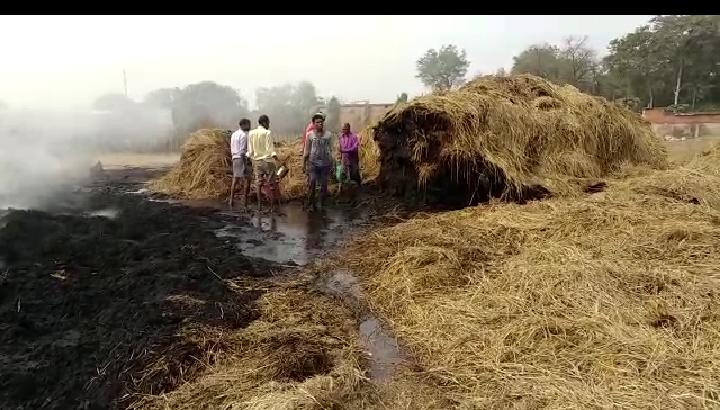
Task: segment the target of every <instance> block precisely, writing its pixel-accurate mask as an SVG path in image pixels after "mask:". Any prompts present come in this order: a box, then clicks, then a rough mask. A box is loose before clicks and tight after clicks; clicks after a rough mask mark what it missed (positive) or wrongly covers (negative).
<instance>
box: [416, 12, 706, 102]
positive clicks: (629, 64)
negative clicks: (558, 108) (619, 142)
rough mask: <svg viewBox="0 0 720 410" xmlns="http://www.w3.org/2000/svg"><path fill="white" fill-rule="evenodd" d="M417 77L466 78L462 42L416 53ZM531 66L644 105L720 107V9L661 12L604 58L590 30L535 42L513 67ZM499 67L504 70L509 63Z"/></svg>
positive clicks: (440, 86) (438, 82)
mask: <svg viewBox="0 0 720 410" xmlns="http://www.w3.org/2000/svg"><path fill="white" fill-rule="evenodd" d="M416 64H417V71H418V74H417V77H418V78H419V79H420V80H421V81H422V82H423V84H425V85H426V86H428V87H430V88H431V89H432V90H433V91H436V90H445V89H449V88H452V87H455V86H457V85H460V84H462V83H463V82H464V81H465V74H466V72H467V68H468V65H469V62H468V60H467V58H466V54H465V50H458V48H457V47H456V46H454V45H444V46H443V47H441V48H440V49H439V50H437V51H436V50H434V49H431V50H428V51H427V52H426V53H425V54H424V55H423V56H422V57H421V58H420V59H418V60H417V62H416ZM525 73H527V74H534V75H537V76H540V77H544V78H547V79H548V80H550V81H552V82H555V83H558V84H563V85H564V84H570V85H573V86H575V87H577V88H578V89H580V90H581V91H583V92H586V93H589V94H593V95H599V96H603V97H605V98H607V99H609V100H611V101H616V102H620V103H623V104H625V105H627V106H629V107H631V108H634V109H636V110H639V109H640V108H641V107H656V106H665V107H668V108H669V109H671V110H675V111H683V110H705V111H708V110H717V111H720V75H719V74H720V16H714V15H700V16H690V15H664V16H656V17H654V18H652V19H651V20H650V21H649V22H648V24H645V25H642V26H640V27H638V28H637V29H636V30H635V31H634V32H632V33H628V34H625V35H623V36H622V37H620V38H617V39H614V40H612V41H611V42H610V44H609V46H608V54H607V55H606V56H605V57H604V58H599V57H598V53H597V52H596V51H595V50H593V49H592V48H590V47H589V45H588V37H587V36H569V37H566V38H565V39H564V40H563V42H562V44H559V45H556V44H549V43H540V44H535V45H531V46H530V47H528V48H527V49H525V50H523V51H522V52H521V53H520V54H518V55H517V56H515V57H514V58H513V66H512V70H511V74H525ZM495 75H498V76H504V75H506V73H505V70H504V69H500V70H498V71H497V72H496V73H495Z"/></svg>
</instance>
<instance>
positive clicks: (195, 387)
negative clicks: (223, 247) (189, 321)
mask: <svg viewBox="0 0 720 410" xmlns="http://www.w3.org/2000/svg"><path fill="white" fill-rule="evenodd" d="M259 313H260V316H261V317H260V319H258V320H256V321H254V322H252V323H251V324H250V325H249V326H248V327H247V328H245V329H239V330H237V331H225V332H223V333H218V334H217V335H215V337H216V338H220V339H221V340H222V345H223V346H224V349H223V351H222V352H219V354H217V355H216V359H215V361H214V362H213V363H206V367H205V369H204V372H203V373H204V374H203V375H201V376H199V377H198V378H197V379H196V380H194V381H192V382H191V383H186V384H183V385H181V386H178V387H177V388H176V389H174V390H172V391H170V392H167V393H164V394H156V395H146V396H143V397H141V398H139V400H138V401H136V402H135V403H134V404H133V405H132V408H137V409H178V410H180V409H188V410H191V409H193V410H194V409H200V408H210V409H256V410H259V409H321V408H337V407H338V406H340V405H342V403H343V402H345V401H347V400H350V399H352V398H354V397H355V396H356V395H357V392H358V391H359V390H360V388H361V387H362V384H363V383H364V381H365V378H364V376H363V374H362V372H361V371H360V365H359V363H358V360H359V359H360V351H359V350H358V346H357V345H356V344H355V342H354V341H355V340H356V339H357V333H356V332H357V331H356V324H355V321H354V320H353V318H352V314H351V312H350V311H349V310H348V309H346V308H343V307H342V306H341V305H339V304H335V303H332V301H331V300H330V299H328V298H327V297H326V296H324V295H322V294H319V293H317V292H313V291H310V290H309V289H306V288H303V289H301V288H294V289H293V288H286V289H278V290H273V291H272V292H270V293H268V294H266V295H265V296H263V297H262V299H261V301H260V304H259Z"/></svg>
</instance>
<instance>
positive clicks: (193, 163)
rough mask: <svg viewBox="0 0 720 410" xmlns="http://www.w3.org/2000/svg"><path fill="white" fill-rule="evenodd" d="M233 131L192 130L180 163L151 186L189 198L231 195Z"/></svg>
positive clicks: (184, 146)
mask: <svg viewBox="0 0 720 410" xmlns="http://www.w3.org/2000/svg"><path fill="white" fill-rule="evenodd" d="M231 134H232V132H230V131H228V130H221V129H205V130H200V131H197V132H194V133H192V134H191V135H190V137H189V138H188V139H187V141H186V142H185V144H184V145H183V147H182V155H181V156H180V162H178V164H177V165H176V166H175V167H174V168H173V169H171V170H170V172H168V173H167V174H166V175H164V176H163V177H161V178H160V179H158V180H156V181H154V182H153V184H152V185H151V188H152V189H153V190H155V191H157V192H161V193H164V194H168V195H172V196H176V197H180V198H187V199H202V198H219V197H223V196H227V195H228V193H229V192H230V183H231V182H232V159H231V155H230V135H231Z"/></svg>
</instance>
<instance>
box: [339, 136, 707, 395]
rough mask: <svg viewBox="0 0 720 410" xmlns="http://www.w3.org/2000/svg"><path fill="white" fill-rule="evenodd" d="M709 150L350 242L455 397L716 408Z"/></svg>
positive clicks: (385, 303)
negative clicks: (586, 190)
mask: <svg viewBox="0 0 720 410" xmlns="http://www.w3.org/2000/svg"><path fill="white" fill-rule="evenodd" d="M719 172H720V150H715V151H713V152H710V153H707V154H705V155H704V156H701V157H698V158H697V159H695V160H694V161H692V162H690V163H689V164H687V165H685V166H682V167H678V168H675V169H671V170H667V171H656V170H647V169H635V170H632V171H628V173H627V176H626V178H624V179H611V180H608V181H607V184H608V185H607V188H606V190H605V191H604V192H599V193H595V194H586V195H585V196H584V197H582V198H579V199H567V198H564V199H563V198H558V199H551V200H547V201H540V202H532V203H529V204H527V205H518V204H507V203H493V204H490V205H486V206H480V207H475V208H468V209H465V210H461V211H455V212H448V213H444V214H439V215H434V216H428V217H425V218H418V219H414V220H410V221H407V222H405V223H401V224H399V225H397V226H395V227H392V228H386V229H383V230H379V231H377V232H375V233H373V234H370V235H367V236H366V237H365V238H362V239H360V240H358V241H357V242H356V243H353V244H351V245H350V246H351V247H352V252H349V253H348V254H347V255H346V257H348V258H349V262H348V263H349V265H350V266H351V267H352V268H353V270H354V271H355V272H356V273H358V274H360V275H361V276H362V277H363V278H364V282H365V285H366V288H367V289H366V290H367V292H368V295H369V296H368V297H369V302H370V304H371V306H372V308H373V309H374V310H375V311H376V312H377V313H379V314H380V316H381V317H383V318H384V319H385V320H386V321H387V322H388V323H389V325H390V327H391V329H392V330H393V331H394V332H395V333H396V334H397V335H398V336H399V338H400V340H401V342H402V343H404V344H405V345H406V346H407V347H408V348H409V349H410V351H411V354H412V355H413V356H414V357H415V358H416V359H417V360H418V361H419V364H420V365H421V366H422V367H423V368H424V369H425V373H424V374H426V375H430V376H431V377H433V378H434V380H435V382H434V384H435V386H436V387H438V388H439V389H440V390H441V391H442V392H443V396H444V397H445V398H446V399H449V400H451V401H452V402H453V403H454V404H453V406H454V407H460V408H493V409H495V408H525V409H531V408H628V409H639V408H714V407H718V406H720V332H718V329H719V328H720V275H719V274H718V267H719V266H720V264H719V263H718V256H717V255H720V173H719Z"/></svg>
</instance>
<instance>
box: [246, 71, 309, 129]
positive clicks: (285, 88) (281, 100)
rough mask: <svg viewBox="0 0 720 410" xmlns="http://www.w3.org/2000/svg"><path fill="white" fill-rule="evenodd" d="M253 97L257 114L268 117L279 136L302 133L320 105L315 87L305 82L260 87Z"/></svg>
mask: <svg viewBox="0 0 720 410" xmlns="http://www.w3.org/2000/svg"><path fill="white" fill-rule="evenodd" d="M255 97H256V98H255V99H256V101H257V105H258V110H259V112H260V113H262V114H267V115H268V116H270V124H271V127H272V128H273V129H274V130H276V131H277V132H278V133H281V134H296V133H299V132H302V130H304V129H305V128H304V127H305V125H306V124H307V122H308V121H309V119H310V116H311V115H312V113H313V112H315V111H317V110H318V107H319V106H320V105H322V101H321V100H320V99H319V98H318V97H317V95H316V94H315V87H314V86H313V85H312V83H309V82H307V81H303V82H300V83H298V84H297V85H295V86H293V85H291V84H284V85H281V86H276V87H261V88H258V89H257V90H255Z"/></svg>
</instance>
